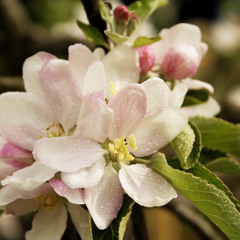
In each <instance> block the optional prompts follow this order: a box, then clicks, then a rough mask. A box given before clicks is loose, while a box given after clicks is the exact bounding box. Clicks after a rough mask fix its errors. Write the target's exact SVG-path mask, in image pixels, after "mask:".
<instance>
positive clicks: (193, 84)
mask: <svg viewBox="0 0 240 240" xmlns="http://www.w3.org/2000/svg"><path fill="white" fill-rule="evenodd" d="M180 83H184V84H185V85H186V86H187V87H188V89H189V90H201V89H203V90H205V91H207V92H208V93H210V94H213V93H214V88H213V86H212V85H210V84H209V83H206V82H203V81H199V80H195V79H191V78H186V79H183V80H181V81H180Z"/></svg>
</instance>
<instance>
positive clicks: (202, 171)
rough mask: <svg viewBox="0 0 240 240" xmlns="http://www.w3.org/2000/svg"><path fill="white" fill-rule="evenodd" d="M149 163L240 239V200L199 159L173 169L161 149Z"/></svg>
mask: <svg viewBox="0 0 240 240" xmlns="http://www.w3.org/2000/svg"><path fill="white" fill-rule="evenodd" d="M148 166H149V167H150V168H152V169H153V170H154V171H155V172H157V173H158V174H159V175H161V176H163V177H164V178H165V179H166V180H167V181H168V182H169V183H170V184H171V185H172V186H173V187H175V188H176V189H177V190H178V191H179V192H180V193H181V194H182V195H184V196H185V197H186V198H187V199H188V200H190V201H191V202H192V203H193V204H194V205H195V206H196V207H197V208H199V210H200V211H202V212H203V213H204V214H205V215H206V216H207V217H208V218H209V219H210V220H212V222H214V223H215V224H216V225H217V226H218V227H219V228H220V229H221V230H222V231H223V232H224V233H225V234H226V235H227V236H228V237H229V238H230V239H231V240H238V239H239V232H240V213H239V204H238V202H237V200H236V199H235V198H234V197H233V195H232V193H231V192H230V191H229V190H228V188H227V187H226V186H225V185H224V184H223V183H222V182H221V180H219V179H218V178H217V176H216V175H215V174H213V173H211V172H210V171H209V170H208V169H206V168H205V167H203V166H202V165H201V164H200V163H196V164H195V166H194V167H193V168H192V169H190V170H188V171H181V170H179V169H174V168H173V167H171V166H170V165H168V163H167V161H166V158H165V156H164V154H162V153H157V154H155V155H154V156H153V157H152V158H151V162H150V163H149V164H148Z"/></svg>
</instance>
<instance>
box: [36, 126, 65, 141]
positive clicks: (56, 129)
mask: <svg viewBox="0 0 240 240" xmlns="http://www.w3.org/2000/svg"><path fill="white" fill-rule="evenodd" d="M45 130H46V135H47V137H48V138H53V137H61V136H63V135H64V129H63V126H62V125H61V124H60V123H55V122H53V123H52V125H50V126H49V127H47V128H46V129H45ZM40 138H43V135H41V136H40Z"/></svg>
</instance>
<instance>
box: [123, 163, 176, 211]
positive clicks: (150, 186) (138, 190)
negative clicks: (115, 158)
mask: <svg viewBox="0 0 240 240" xmlns="http://www.w3.org/2000/svg"><path fill="white" fill-rule="evenodd" d="M119 178H120V182H121V184H122V187H123V188H124V190H125V192H126V193H127V194H128V195H129V196H130V197H131V198H132V199H133V200H134V201H135V202H137V203H138V204H140V205H142V206H145V207H155V206H156V207H160V206H163V205H165V204H167V203H168V202H169V201H171V200H172V199H173V198H176V197H177V193H176V191H175V190H174V189H173V187H172V186H171V185H170V184H169V183H168V182H167V181H166V180H165V179H164V178H163V177H162V176H160V175H158V174H156V173H155V172H153V171H152V170H151V169H150V168H147V167H146V166H145V165H143V164H133V165H130V166H127V165H124V164H122V167H121V169H120V171H119Z"/></svg>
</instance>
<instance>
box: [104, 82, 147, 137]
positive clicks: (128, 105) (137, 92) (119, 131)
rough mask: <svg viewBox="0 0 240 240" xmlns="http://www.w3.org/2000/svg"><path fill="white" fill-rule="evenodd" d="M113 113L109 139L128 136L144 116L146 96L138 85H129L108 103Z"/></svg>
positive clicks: (142, 88)
mask: <svg viewBox="0 0 240 240" xmlns="http://www.w3.org/2000/svg"><path fill="white" fill-rule="evenodd" d="M108 107H110V108H111V109H112V110H113V112H114V120H113V125H112V129H110V134H109V135H110V138H111V139H115V138H116V137H123V136H125V137H126V136H128V135H130V134H131V133H132V132H133V130H134V129H135V128H136V126H137V125H138V124H139V122H140V121H141V120H142V119H143V117H144V115H145V114H146V108H147V96H146V91H145V89H144V87H143V86H142V85H140V84H129V85H128V86H126V87H125V88H123V89H122V90H121V91H119V92H118V93H117V94H116V95H115V96H114V97H113V98H112V99H111V100H110V101H109V103H108Z"/></svg>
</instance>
